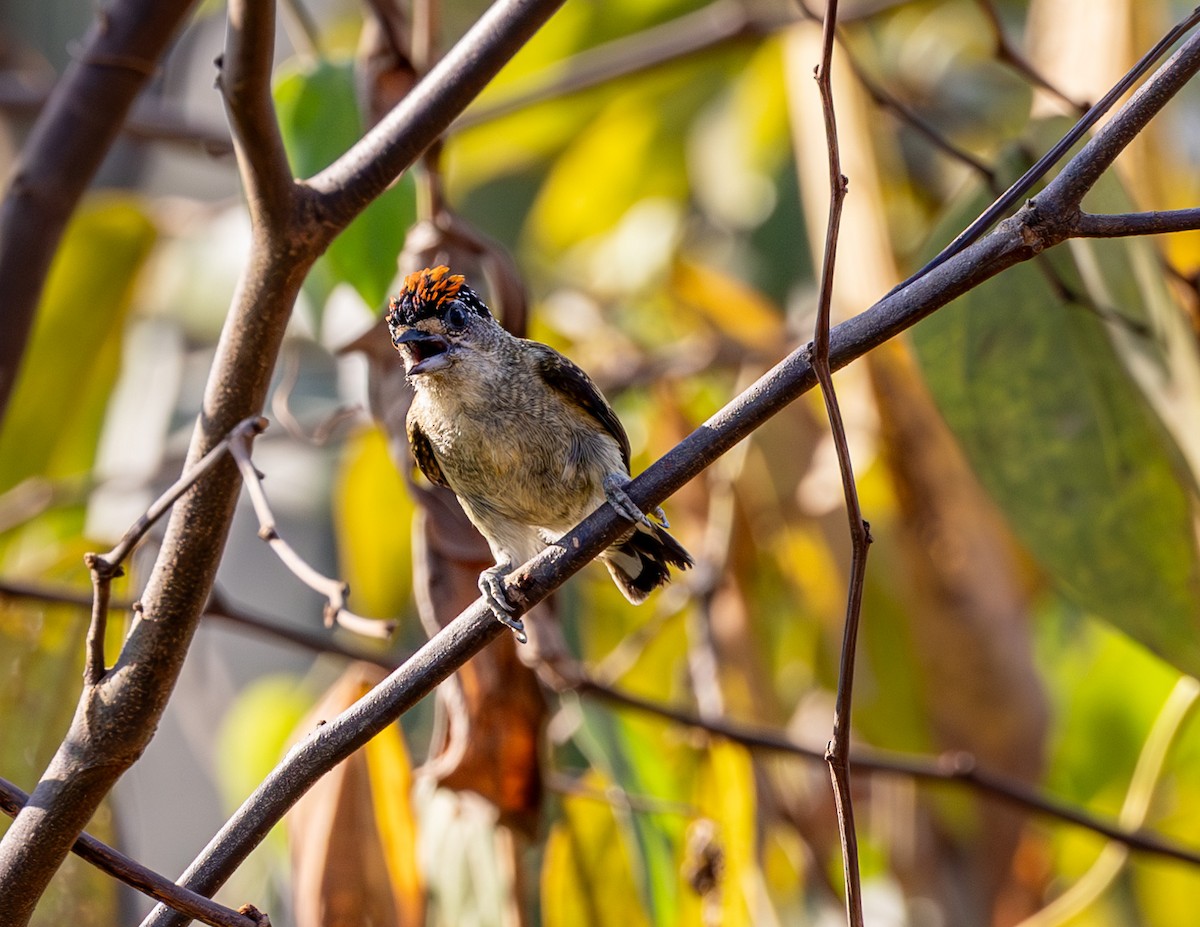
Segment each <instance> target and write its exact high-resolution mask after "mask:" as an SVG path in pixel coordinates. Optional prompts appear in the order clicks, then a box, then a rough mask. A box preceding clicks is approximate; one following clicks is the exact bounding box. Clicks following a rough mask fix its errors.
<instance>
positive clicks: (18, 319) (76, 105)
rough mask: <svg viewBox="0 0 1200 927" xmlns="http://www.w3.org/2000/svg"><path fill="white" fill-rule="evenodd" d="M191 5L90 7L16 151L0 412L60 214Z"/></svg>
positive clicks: (5, 263)
mask: <svg viewBox="0 0 1200 927" xmlns="http://www.w3.org/2000/svg"><path fill="white" fill-rule="evenodd" d="M192 6H193V0H123V2H116V3H113V4H110V5H108V6H106V7H105V8H104V9H103V10H99V11H97V15H96V21H95V22H94V23H93V24H92V27H91V31H90V32H89V33H88V36H87V38H86V39H85V40H84V44H83V50H82V52H81V53H80V55H79V57H78V58H76V59H75V61H74V62H73V63H72V65H71V67H70V68H68V70H67V72H66V73H65V74H64V75H63V78H62V80H60V81H59V83H58V85H57V86H56V87H55V88H54V91H53V92H52V93H51V95H50V99H49V100H48V101H47V103H46V107H45V109H43V110H42V113H41V115H40V116H39V118H38V120H37V123H36V124H35V125H34V127H33V131H32V133H31V134H30V136H29V139H28V141H26V143H25V146H24V148H23V149H22V151H21V157H20V160H19V162H18V164H17V167H16V171H15V173H14V174H13V179H12V183H11V184H10V185H9V188H8V193H7V194H6V196H5V198H4V203H3V204H2V205H0V293H3V294H4V300H3V304H2V309H0V316H2V318H3V329H4V337H3V338H0V421H2V420H3V418H4V412H5V409H6V408H7V406H8V399H9V396H10V394H11V392H12V388H13V384H14V382H15V381H16V376H17V370H18V367H19V365H20V362H21V357H22V355H23V354H24V352H25V343H26V342H27V341H28V339H29V331H30V328H31V326H32V324H33V315H34V312H35V310H36V309H37V304H38V300H39V299H40V298H41V294H42V285H43V284H44V283H45V279H46V272H47V271H48V270H49V267H50V260H51V258H52V257H53V256H54V252H55V250H56V249H57V248H58V242H59V240H60V239H61V238H62V233H63V229H64V228H65V227H66V224H67V219H68V218H70V216H71V213H72V212H74V211H75V206H76V204H77V203H78V202H79V198H80V197H81V196H82V195H83V192H84V190H86V189H87V186H88V184H89V183H90V182H91V180H92V177H93V176H95V173H96V170H97V169H98V168H99V167H100V162H101V161H102V160H103V159H104V156H105V154H106V153H107V152H108V149H109V148H110V147H111V145H112V142H113V139H114V138H115V137H116V135H117V133H118V132H119V131H120V128H121V123H122V122H123V121H124V119H125V115H126V113H128V111H129V107H130V105H131V104H132V103H133V100H134V98H135V97H136V96H137V95H138V93H139V92H140V91H141V89H142V88H143V87H144V86H145V85H146V83H147V81H148V80H149V79H150V78H151V77H152V76H153V75H154V72H155V69H156V68H157V63H158V59H159V57H160V56H161V55H162V54H163V51H164V50H165V49H166V47H167V45H168V43H169V42H170V41H171V39H172V38H173V36H174V35H175V32H176V31H177V30H178V29H179V26H180V24H181V23H182V22H183V21H184V20H185V19H186V18H187V16H188V13H189V12H190V10H191V8H192Z"/></svg>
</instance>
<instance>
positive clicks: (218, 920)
mask: <svg viewBox="0 0 1200 927" xmlns="http://www.w3.org/2000/svg"><path fill="white" fill-rule="evenodd" d="M28 801H29V796H28V795H27V794H25V792H23V791H22V790H21V789H20V788H18V787H17V786H16V785H14V784H13V783H11V782H9V781H8V780H7V779H3V778H0V811H3V812H4V813H5V814H7V815H8V816H9V817H10V818H13V817H16V816H17V812H19V811H20V810H21V809H22V808H23V807H25V804H26V802H28ZM71 851H72V852H73V853H75V854H76V855H77V856H79V857H80V858H81V859H85V860H87V861H88V862H89V863H91V864H92V865H93V866H95V867H96V868H97V869H99V870H100V871H101V872H106V873H108V874H109V875H110V876H112V877H113V878H114V879H118V880H120V881H121V882H124V883H125V884H126V885H129V886H132V887H133V888H135V889H137V890H138V891H139V892H141V893H142V894H143V895H147V896H149V897H151V898H154V899H156V900H157V901H161V902H162V903H163V904H165V905H169V906H170V907H172V908H174V909H175V910H176V911H179V912H181V913H183V914H186V915H187V916H188V917H193V918H195V919H196V920H198V921H200V922H201V923H202V924H210V925H212V927H269V925H270V921H269V920H266V918H265V915H260V916H250V915H248V914H243V913H239V912H238V911H234V910H233V909H232V908H227V907H225V906H224V905H221V904H217V903H216V902H215V901H213V900H212V899H210V898H205V897H204V896H203V895H198V894H196V893H195V892H193V891H189V890H188V889H186V888H180V887H179V886H178V885H176V884H175V883H174V882H172V881H171V880H170V879H168V878H167V877H166V876H163V875H160V874H159V873H157V872H155V871H154V870H152V869H148V868H147V867H145V866H143V865H142V864H141V863H139V862H138V861H137V860H135V859H132V858H131V857H129V856H126V855H125V854H124V853H122V852H121V851H120V850H114V849H113V848H112V847H110V846H108V844H106V843H103V842H101V841H99V840H97V839H96V838H95V837H93V836H92V835H91V834H87V833H84V834H80V835H79V839H78V840H76V841H75V845H74V846H73V847H71Z"/></svg>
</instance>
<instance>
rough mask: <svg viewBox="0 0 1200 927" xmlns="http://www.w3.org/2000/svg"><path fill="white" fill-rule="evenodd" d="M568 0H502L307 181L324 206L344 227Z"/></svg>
mask: <svg viewBox="0 0 1200 927" xmlns="http://www.w3.org/2000/svg"><path fill="white" fill-rule="evenodd" d="M562 3H563V0H497V2H496V3H495V4H493V5H492V6H491V7H490V8H489V9H488V11H487V12H486V13H484V14H483V16H482V17H480V19H479V21H478V22H476V23H475V25H473V26H472V27H471V28H470V29H469V30H468V31H467V33H466V34H465V35H464V36H463V37H462V38H461V39H460V40H459V41H458V42H457V43H456V44H455V46H454V47H453V48H451V49H450V50H449V51H448V52H447V53H446V54H445V55H444V56H443V57H442V58H441V59H440V60H439V61H438V62H437V64H435V65H434V66H433V68H432V69H431V70H430V71H429V74H428V75H427V76H426V77H425V78H424V79H423V80H421V81H420V83H418V84H417V85H416V86H415V87H414V88H413V89H412V90H411V91H410V92H409V94H408V95H407V96H406V97H405V98H404V99H403V100H402V101H401V102H400V103H399V104H397V106H396V107H395V109H393V110H392V111H391V112H390V113H388V114H387V115H386V116H384V117H383V119H381V120H380V121H379V123H378V124H377V125H376V126H375V127H374V128H373V129H372V130H371V131H370V132H368V133H367V134H366V135H365V136H364V137H363V139H362V140H361V141H360V142H358V144H356V145H355V146H354V147H353V148H351V149H350V150H349V151H347V152H346V153H345V154H344V155H342V157H340V158H338V159H337V160H336V161H335V162H333V164H331V165H329V167H327V168H326V169H325V170H323V171H321V173H319V174H317V175H316V176H315V177H313V178H312V179H311V180H310V181H309V182H308V185H309V187H310V188H311V189H312V191H313V192H314V193H315V194H316V198H317V201H318V205H319V208H321V209H322V210H323V211H324V212H325V213H326V214H327V215H328V216H329V217H330V219H331V221H334V222H336V223H337V224H338V226H339V228H341V227H344V225H345V224H346V223H348V222H349V221H350V220H351V219H353V218H354V217H355V216H356V215H358V213H359V212H361V211H362V210H363V209H364V208H366V205H367V204H368V203H369V202H371V200H373V199H374V198H375V197H377V196H379V194H380V193H382V192H383V191H384V190H385V189H387V187H388V185H389V184H390V183H391V182H392V181H393V180H395V179H396V177H398V176H399V175H400V174H401V173H403V172H404V171H405V170H406V169H407V168H408V167H409V166H410V165H411V164H412V163H413V162H414V161H416V159H417V158H418V157H419V156H420V155H421V153H422V152H423V151H424V150H425V149H426V148H428V147H429V146H430V145H431V144H432V143H433V142H434V141H435V140H436V139H437V138H438V137H439V136H440V135H441V134H442V133H443V132H445V131H446V129H447V128H448V127H449V126H450V124H451V123H452V122H453V121H454V119H455V117H456V116H458V114H459V113H461V112H462V111H463V109H465V108H466V106H467V104H469V103H470V102H471V101H472V100H474V99H475V97H476V96H478V95H479V92H480V91H481V90H482V89H483V88H484V87H485V86H487V84H488V82H489V81H490V80H491V79H492V78H493V77H495V76H496V73H497V72H498V71H499V70H500V68H501V67H503V66H504V65H505V63H507V62H508V60H509V59H510V58H511V57H512V56H513V55H514V54H515V53H516V52H517V50H518V49H520V48H521V46H522V45H524V44H525V42H526V41H528V40H529V38H530V36H532V35H533V34H534V33H535V32H536V31H537V30H538V29H539V28H540V27H541V25H542V23H544V22H545V21H546V20H547V19H549V18H550V16H551V14H553V13H554V11H555V10H557V9H558V8H559V7H560V6H562ZM329 237H330V239H332V237H333V236H332V235H330V236H329Z"/></svg>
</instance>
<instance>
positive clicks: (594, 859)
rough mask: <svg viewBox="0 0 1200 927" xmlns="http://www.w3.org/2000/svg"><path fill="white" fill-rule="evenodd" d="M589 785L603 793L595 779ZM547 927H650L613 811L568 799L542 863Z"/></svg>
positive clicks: (601, 803)
mask: <svg viewBox="0 0 1200 927" xmlns="http://www.w3.org/2000/svg"><path fill="white" fill-rule="evenodd" d="M584 782H585V784H590V785H591V786H593V787H596V788H600V787H601V785H602V780H601V779H600V777H598V776H591V777H588V778H587V779H585V780H584ZM541 888H542V891H541V896H542V917H543V923H545V925H546V927H609V925H611V927H649V924H650V920H649V918H648V917H647V916H646V912H645V911H644V909H643V908H642V906H641V904H640V903H639V901H638V898H639V895H638V890H637V885H636V881H635V879H634V874H633V871H632V868H631V865H630V858H629V853H628V852H627V850H626V848H625V841H624V840H623V839H622V834H621V831H620V828H619V826H618V824H617V820H616V817H615V816H614V814H613V809H612V808H611V807H610V806H609V805H608V804H607V803H606V802H604V801H599V800H595V799H590V798H574V797H568V798H565V799H563V802H562V814H561V816H560V817H559V819H558V820H557V821H556V822H555V823H554V826H553V828H551V830H550V836H549V837H548V838H547V840H546V856H545V860H544V862H543V863H542V885H541Z"/></svg>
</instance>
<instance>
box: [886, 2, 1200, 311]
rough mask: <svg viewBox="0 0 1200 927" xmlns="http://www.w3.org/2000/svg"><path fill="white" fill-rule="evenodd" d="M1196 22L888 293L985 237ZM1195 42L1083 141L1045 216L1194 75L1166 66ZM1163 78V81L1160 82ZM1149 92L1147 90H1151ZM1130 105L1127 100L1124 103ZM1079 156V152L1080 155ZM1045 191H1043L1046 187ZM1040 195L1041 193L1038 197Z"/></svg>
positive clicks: (1190, 20)
mask: <svg viewBox="0 0 1200 927" xmlns="http://www.w3.org/2000/svg"><path fill="white" fill-rule="evenodd" d="M1197 23H1200V7H1197V8H1196V9H1194V10H1193V11H1192V12H1191V14H1190V15H1189V16H1187V17H1185V18H1184V19H1183V20H1182V21H1181V22H1180V23H1179V24H1178V25H1176V26H1175V27H1174V28H1173V29H1171V31H1170V32H1168V33H1167V34H1166V35H1165V36H1163V37H1162V38H1161V39H1159V41H1158V42H1157V43H1155V45H1154V47H1153V48H1151V49H1150V50H1149V51H1148V52H1146V54H1144V55H1142V57H1141V58H1140V59H1139V60H1138V62H1137V63H1136V64H1135V65H1134V66H1133V67H1132V68H1130V69H1129V71H1128V73H1126V74H1125V76H1124V77H1122V78H1121V79H1120V80H1119V81H1118V82H1117V83H1116V85H1115V86H1114V87H1113V88H1112V89H1111V90H1109V91H1108V93H1106V94H1105V95H1104V96H1103V97H1102V98H1101V99H1100V100H1099V101H1097V102H1096V103H1095V104H1094V105H1093V106H1092V107H1091V109H1089V110H1088V111H1087V112H1086V113H1084V115H1083V117H1082V118H1081V119H1080V120H1079V121H1078V122H1077V123H1075V125H1074V126H1072V128H1071V130H1070V131H1069V132H1068V133H1067V134H1066V135H1064V136H1063V137H1062V138H1061V139H1060V140H1059V141H1058V142H1057V143H1056V144H1055V145H1054V147H1053V148H1051V149H1050V150H1049V151H1048V152H1046V153H1045V154H1044V155H1042V157H1041V158H1039V159H1038V161H1037V163H1036V164H1034V165H1033V167H1031V168H1030V169H1029V170H1027V171H1026V172H1025V173H1024V174H1022V175H1021V176H1020V177H1019V178H1018V179H1017V180H1016V182H1015V183H1013V185H1012V186H1011V187H1009V188H1008V189H1007V190H1005V191H1004V193H1002V194H1001V195H1000V197H999V198H998V199H997V200H996V201H995V202H994V203H992V205H991V206H989V207H988V208H987V209H985V210H984V211H983V212H982V213H981V214H980V215H979V217H978V218H977V219H976V220H975V221H974V222H972V223H971V224H970V225H969V226H967V228H965V229H964V230H963V231H962V232H960V233H959V234H958V236H957V237H956V238H955V239H954V241H952V242H950V244H948V245H947V246H946V247H945V248H943V249H942V250H941V251H940V252H938V254H937V255H936V256H935V257H934V258H933V259H932V260H930V261H929V263H927V264H926V265H925V266H924V267H922V268H921V269H920V270H918V271H917V272H916V273H915V274H913V275H912V276H911V277H909V278H908V279H907V280H905V281H904V282H903V283H900V284H898V285H897V286H896V288H895V289H894V290H893V291H892V292H896V291H897V290H900V289H902V288H904V287H906V286H907V285H908V284H910V283H911V282H912V281H913V280H915V279H917V278H918V277H921V276H922V275H924V274H927V273H929V272H930V271H931V270H933V269H934V268H936V267H938V266H940V265H941V264H943V263H945V261H946V260H948V259H949V258H950V257H951V256H953V255H955V254H958V253H960V252H961V251H962V249H963V248H965V247H966V246H967V245H969V244H971V243H972V242H974V241H978V240H979V238H980V236H981V235H983V234H984V232H986V231H987V230H988V229H989V228H990V227H991V226H992V224H993V223H995V222H996V221H997V220H998V219H999V218H1001V217H1002V216H1004V215H1005V214H1006V213H1008V211H1009V210H1010V209H1012V208H1013V207H1014V206H1015V205H1016V204H1017V203H1019V202H1020V201H1021V198H1022V197H1023V196H1024V195H1025V194H1026V193H1028V192H1029V191H1030V190H1032V189H1033V188H1034V186H1035V185H1036V184H1037V183H1038V181H1040V180H1041V179H1042V178H1043V177H1045V176H1046V174H1047V173H1048V172H1049V171H1050V169H1051V168H1052V167H1053V166H1054V165H1055V164H1057V163H1058V162H1059V161H1060V160H1062V158H1063V156H1064V155H1065V154H1066V153H1067V152H1068V151H1070V150H1071V148H1072V147H1073V146H1074V145H1075V143H1076V142H1078V141H1079V140H1080V139H1081V138H1083V137H1084V136H1085V135H1086V134H1087V132H1088V130H1089V129H1091V128H1092V126H1094V125H1095V124H1096V123H1097V122H1099V121H1100V119H1101V117H1103V116H1104V114H1105V113H1107V112H1108V111H1109V110H1110V109H1112V108H1113V106H1114V105H1115V104H1116V103H1117V101H1118V100H1120V99H1121V97H1122V96H1124V95H1125V94H1126V93H1127V92H1128V91H1129V89H1130V88H1131V87H1133V86H1134V85H1135V84H1136V83H1137V82H1138V81H1139V80H1141V78H1142V76H1143V75H1145V74H1146V73H1147V72H1148V71H1149V70H1150V68H1152V67H1153V66H1154V64H1155V63H1156V62H1157V61H1158V60H1159V59H1160V58H1162V56H1163V55H1165V54H1166V53H1167V52H1168V51H1169V50H1170V48H1171V46H1173V45H1174V44H1175V43H1176V42H1178V41H1179V40H1180V39H1181V38H1182V37H1183V36H1185V35H1186V34H1187V33H1188V32H1189V31H1191V30H1192V28H1194V27H1195V26H1196V24H1197ZM1196 41H1197V40H1196V38H1195V37H1193V38H1192V39H1190V40H1189V41H1188V42H1187V44H1186V45H1184V46H1183V48H1181V49H1180V50H1179V51H1178V52H1176V53H1175V55H1174V56H1173V57H1172V58H1171V59H1170V61H1168V62H1167V63H1166V64H1165V65H1163V67H1162V68H1161V69H1159V71H1158V73H1157V74H1156V75H1155V77H1154V78H1153V79H1151V80H1150V81H1148V82H1147V83H1146V84H1145V85H1144V86H1143V87H1142V88H1141V89H1140V90H1139V91H1138V92H1137V94H1135V98H1137V97H1142V96H1143V95H1144V94H1146V93H1147V92H1150V93H1151V94H1152V95H1153V96H1155V97H1157V99H1148V100H1143V102H1142V103H1141V104H1139V105H1138V106H1135V107H1130V106H1128V105H1126V106H1124V107H1122V109H1121V113H1122V114H1124V117H1125V118H1124V119H1121V120H1119V117H1114V118H1113V119H1112V120H1111V121H1110V122H1109V123H1107V124H1106V125H1105V126H1104V128H1103V129H1102V130H1101V131H1100V132H1099V133H1097V135H1096V136H1095V137H1094V138H1093V139H1092V140H1091V141H1090V142H1088V145H1087V146H1086V148H1092V151H1091V152H1089V156H1088V157H1087V158H1080V157H1076V158H1073V159H1072V160H1071V162H1070V163H1069V164H1068V166H1067V167H1066V168H1064V169H1063V172H1062V173H1061V174H1060V175H1059V176H1058V177H1057V178H1055V180H1054V181H1052V182H1051V184H1050V187H1056V186H1057V188H1058V191H1059V193H1058V197H1059V199H1056V200H1055V201H1054V202H1053V203H1052V204H1051V206H1050V212H1058V213H1060V214H1061V215H1063V216H1065V215H1066V214H1067V207H1077V206H1078V205H1079V202H1080V200H1082V199H1083V196H1084V194H1085V193H1087V191H1088V190H1090V189H1091V187H1092V184H1094V183H1095V182H1096V181H1097V180H1098V179H1099V178H1100V175H1101V174H1103V173H1104V172H1105V171H1106V170H1107V169H1108V168H1109V166H1110V165H1111V164H1112V162H1113V161H1114V160H1115V159H1116V156H1117V155H1118V154H1119V153H1120V152H1122V151H1124V150H1125V146H1126V145H1128V144H1129V142H1130V141H1131V140H1132V138H1133V136H1134V135H1136V134H1137V133H1138V132H1140V131H1141V130H1142V129H1143V128H1144V127H1145V125H1146V123H1148V122H1149V121H1150V120H1151V119H1153V118H1154V117H1155V116H1156V115H1157V114H1158V111H1159V110H1160V109H1162V107H1163V106H1164V105H1165V104H1166V101H1167V100H1169V99H1171V98H1172V97H1173V96H1174V95H1175V94H1176V93H1178V92H1179V88H1180V87H1182V86H1183V84H1185V83H1187V82H1188V81H1189V80H1190V79H1191V77H1192V74H1193V73H1194V71H1193V70H1189V67H1188V66H1187V65H1184V66H1182V67H1172V64H1173V63H1174V62H1176V61H1184V60H1190V59H1191V58H1193V57H1194V55H1195V46H1196ZM1164 77H1165V79H1163V78H1164ZM1151 88H1153V89H1151ZM1130 102H1132V100H1131V101H1130ZM1118 121H1120V122H1121V123H1122V125H1123V126H1124V128H1123V129H1122V130H1121V133H1122V134H1121V135H1120V137H1118V136H1117V135H1116V134H1115V133H1113V131H1112V130H1113V125H1114V123H1117V122H1118ZM1106 135H1107V137H1108V139H1109V141H1108V142H1107V143H1106V145H1105V147H1104V148H1103V149H1096V148H1093V146H1094V145H1095V143H1096V142H1097V141H1098V140H1099V139H1100V138H1101V137H1102V136H1106ZM1081 154H1082V152H1081ZM1072 165H1074V167H1075V170H1074V172H1073V173H1068V172H1069V171H1071V166H1072ZM1048 189H1049V188H1048ZM1045 196H1046V192H1043V194H1042V195H1041V198H1044V197H1045Z"/></svg>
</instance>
